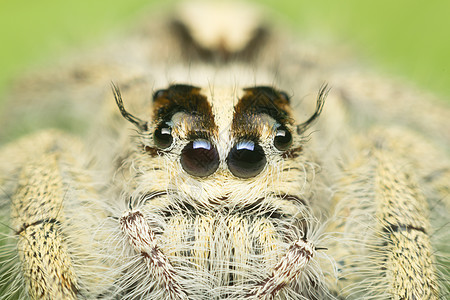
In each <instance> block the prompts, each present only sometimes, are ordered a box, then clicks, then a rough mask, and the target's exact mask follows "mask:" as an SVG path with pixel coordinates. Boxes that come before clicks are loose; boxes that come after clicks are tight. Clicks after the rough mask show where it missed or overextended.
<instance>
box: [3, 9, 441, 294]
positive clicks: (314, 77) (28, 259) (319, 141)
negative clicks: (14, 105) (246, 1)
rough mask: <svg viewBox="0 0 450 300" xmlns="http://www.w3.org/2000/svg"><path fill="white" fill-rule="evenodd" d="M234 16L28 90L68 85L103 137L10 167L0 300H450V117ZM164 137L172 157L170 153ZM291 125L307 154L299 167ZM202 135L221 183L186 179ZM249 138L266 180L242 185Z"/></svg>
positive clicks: (59, 140) (171, 24) (143, 34)
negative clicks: (280, 137)
mask: <svg viewBox="0 0 450 300" xmlns="http://www.w3.org/2000/svg"><path fill="white" fill-rule="evenodd" d="M216 5H217V6H215V5H212V6H208V5H205V4H202V5H201V6H197V4H190V5H187V7H183V8H181V10H180V11H179V12H178V13H176V14H171V15H170V17H167V19H164V20H163V21H162V22H159V23H158V22H153V19H151V20H152V22H150V23H152V24H150V25H148V26H145V29H142V30H140V31H137V32H135V33H133V34H131V35H130V37H128V38H127V39H126V42H122V41H121V42H119V43H117V44H114V45H112V46H110V48H108V49H109V51H108V53H110V55H109V56H107V55H101V56H99V57H95V56H94V58H96V59H97V58H98V59H97V60H94V61H96V62H97V63H96V64H92V63H89V62H90V61H91V60H82V61H80V62H78V63H75V64H74V67H72V68H69V71H67V74H65V75H64V76H60V75H59V74H58V76H54V77H55V79H54V81H51V82H50V83H49V82H48V78H49V76H44V77H42V78H37V79H32V80H31V84H30V81H29V80H28V81H27V80H25V81H24V82H23V85H24V86H27V88H28V89H25V90H24V91H23V92H20V93H18V95H17V99H19V100H20V99H22V100H24V99H25V100H24V103H28V102H29V101H28V100H29V99H32V98H36V99H45V100H46V101H47V98H46V97H45V96H46V95H47V94H48V91H45V90H46V87H47V88H48V89H50V87H51V86H57V88H56V90H57V91H55V95H56V96H55V95H53V96H54V97H55V99H57V100H60V99H62V100H60V101H67V102H68V103H70V106H69V107H71V108H73V110H72V113H74V112H78V111H81V110H82V108H83V107H84V106H86V105H89V107H91V109H92V110H93V111H95V118H96V119H97V120H95V121H94V123H95V124H94V125H96V126H95V128H94V129H93V130H92V131H91V134H90V137H88V138H87V140H88V142H86V143H82V142H80V140H79V139H78V138H74V137H72V136H70V135H68V134H66V133H61V132H57V131H43V132H38V133H35V134H33V135H31V136H27V137H25V138H23V139H22V140H19V141H16V142H14V143H12V144H10V145H7V146H6V147H4V148H3V149H2V150H0V151H1V152H0V153H1V161H0V170H1V171H2V175H3V174H7V175H3V176H0V185H1V187H2V189H3V190H4V191H5V195H8V196H10V197H8V196H5V197H4V199H1V202H0V204H1V205H2V208H4V209H3V211H4V212H6V214H7V216H6V214H5V220H6V221H5V222H7V223H8V224H9V225H8V226H9V227H8V230H9V232H10V233H9V234H7V237H6V238H5V239H4V240H3V241H4V243H5V244H6V245H5V246H2V247H3V248H2V249H4V251H2V252H3V253H2V255H0V263H1V264H0V269H1V270H2V273H3V274H6V275H3V276H2V277H0V280H1V283H2V284H3V286H4V287H2V288H0V291H1V292H2V293H4V295H0V298H2V299H3V298H5V299H11V298H14V297H19V298H27V297H30V298H34V299H63V298H64V299H77V298H78V299H328V298H329V299H336V298H337V299H343V298H349V299H362V298H369V299H387V298H391V299H419V298H423V299H438V298H439V297H441V298H443V297H445V294H446V293H448V290H447V289H448V286H449V285H448V280H449V274H448V271H446V269H445V266H446V265H445V264H446V263H447V266H448V262H446V261H445V254H446V253H448V252H445V245H446V241H448V236H445V232H444V231H445V228H448V224H446V223H445V219H446V218H448V208H449V204H448V199H449V197H448V195H449V189H448V180H447V179H448V178H450V171H449V170H450V163H449V159H448V155H447V154H446V152H445V150H444V151H442V150H440V148H439V147H443V148H444V149H447V150H448V147H449V145H450V142H449V141H450V139H449V136H448V132H447V133H446V132H442V131H438V130H436V128H441V129H442V128H448V127H446V126H448V120H449V119H450V117H449V116H450V113H449V110H448V108H446V107H444V106H439V105H438V104H428V103H427V102H424V101H423V99H422V98H423V97H422V96H418V95H417V94H416V93H415V92H409V90H408V89H407V88H405V87H403V90H406V91H405V92H404V93H400V94H401V95H403V97H401V96H398V95H399V93H398V92H397V89H401V88H397V86H396V85H395V84H392V83H391V82H384V81H382V80H380V79H379V78H378V77H376V76H374V75H373V74H370V73H368V72H363V71H361V70H357V69H356V70H354V71H352V72H349V71H348V69H345V68H343V69H344V71H342V69H341V67H342V62H341V57H338V58H335V57H334V56H333V57H332V56H330V55H329V51H330V50H329V49H322V48H320V47H315V48H314V47H310V46H308V45H304V44H302V43H300V44H295V43H293V42H292V41H291V40H290V38H285V37H284V36H283V34H280V32H278V31H276V30H273V31H272V29H271V28H269V27H268V26H266V25H264V24H265V23H264V22H263V21H261V20H262V19H261V18H260V16H259V14H256V13H255V12H256V10H255V9H254V8H253V7H251V6H250V8H249V7H248V6H247V5H243V6H239V5H234V6H229V5H228V4H226V3H220V2H219V3H216ZM230 7H232V8H231V9H230ZM211 8H212V10H211ZM218 12H219V13H218ZM227 12H228V13H227ZM197 14H201V15H202V16H203V18H201V17H199V16H198V15H197ZM238 16H239V17H238ZM201 20H203V21H205V22H206V21H208V20H211V21H209V22H208V25H205V23H203V22H200V21H201ZM230 20H231V21H230ZM213 21H214V22H213ZM230 22H231V23H230ZM230 24H232V25H233V26H230ZM124 45H126V47H125V48H124ZM111 53H112V54H111ZM100 57H101V58H100ZM124 58H125V60H124ZM123 61H126V62H127V63H122V62H123ZM349 65H351V64H349ZM94 66H95V68H94ZM86 70H87V71H86ZM82 71H83V72H82ZM50 74H52V73H51V72H50ZM74 74H75V75H76V76H75V75H74ZM80 74H81V75H80ZM80 76H81V77H82V78H81V79H80ZM111 80H113V81H114V84H113V92H112V93H111V91H110V81H111ZM325 80H326V81H329V82H330V83H331V85H332V87H333V89H332V92H331V93H330V94H329V95H328V99H327V105H326V109H324V111H323V113H322V114H321V112H322V108H323V104H324V100H325V98H326V96H327V92H328V89H327V87H326V86H324V85H323V82H324V81H325ZM377 80H378V81H377ZM86 82H88V83H86ZM180 85H183V86H180ZM99 86H100V87H99ZM392 86H395V87H392ZM180 87H182V88H180ZM74 91H76V93H75V92H74ZM173 91H178V92H175V93H172V92H173ZM61 94H62V95H64V97H60V95H61ZM47 96H48V97H50V96H49V95H47ZM102 97H104V98H107V101H106V104H104V105H103V104H99V103H100V101H98V99H99V98H102ZM114 98H115V100H116V101H114ZM393 98H395V101H392V99H393ZM55 99H53V100H55ZM55 102H57V101H55ZM58 103H59V102H58ZM413 104H417V105H416V108H417V109H414V105H413ZM365 105H366V106H369V107H371V108H372V109H373V110H375V111H383V112H384V113H383V114H382V115H378V114H377V113H373V112H371V111H368V109H367V108H365V107H366V106H365ZM102 106H103V109H102V113H98V112H97V111H98V110H99V107H102ZM117 106H118V107H119V109H118V107H117ZM80 107H81V109H80ZM404 109H407V112H408V115H410V116H412V118H409V119H408V118H405V119H402V124H400V125H399V124H398V122H397V121H398V119H399V118H400V117H401V116H404ZM18 111H20V109H19V110H18ZM320 114H321V116H320V117H319V115H320ZM11 115H12V116H14V110H12V111H11ZM86 115H87V118H91V119H92V118H94V117H93V115H92V114H89V113H87V114H86ZM361 115H363V116H366V115H369V116H370V117H371V119H370V121H369V122H367V121H366V120H362V119H361V117H360V116H361ZM417 116H422V118H420V120H417ZM77 117H78V116H77ZM5 120H6V119H5ZM317 120H318V122H317V123H316V124H313V123H314V122H313V121H317ZM161 122H169V123H170V124H171V130H172V137H173V142H172V143H171V145H170V146H169V147H167V148H161V147H158V145H157V143H155V139H154V132H155V130H156V129H157V128H158V126H159V125H160V124H161ZM394 124H395V127H394ZM279 125H283V126H285V127H286V128H287V129H288V130H289V131H290V133H291V134H292V138H293V140H292V144H291V145H290V146H289V148H288V149H286V150H283V151H280V150H278V149H277V148H276V147H274V138H275V135H276V130H277V128H278V127H279ZM372 125H376V126H375V129H368V127H369V126H372ZM311 126H314V127H311ZM377 126H378V127H377ZM407 126H409V127H411V128H413V129H414V130H415V131H417V132H418V133H417V132H412V131H413V130H411V129H410V128H408V127H407ZM312 128H313V129H312ZM423 133H426V134H427V138H424V135H422V134H423ZM0 137H1V136H0ZM198 138H201V139H207V140H209V141H210V142H211V144H212V145H214V146H215V147H216V149H217V152H218V155H219V166H218V167H217V170H215V171H214V172H213V173H212V174H210V175H209V176H206V177H198V176H193V175H190V174H189V173H187V172H186V171H185V170H184V169H183V167H182V165H181V163H180V155H181V153H182V151H183V148H184V147H185V146H186V145H187V144H188V143H189V142H190V141H192V140H195V139H198ZM246 139H251V140H252V141H254V142H256V143H258V144H259V145H261V147H262V148H263V150H264V155H265V159H266V163H265V165H264V168H263V169H262V170H261V172H260V173H258V174H256V175H255V176H252V177H250V178H245V179H243V178H238V177H236V176H234V175H233V174H232V173H231V172H230V170H229V168H228V164H227V156H228V154H229V152H230V150H231V149H232V147H233V146H234V145H235V144H236V143H237V142H239V141H240V140H246ZM426 139H428V140H429V141H426ZM436 174H437V175H436ZM392 200H394V201H392ZM393 203H394V204H395V205H393ZM429 207H430V208H429ZM436 212H438V213H440V214H436ZM439 228H443V229H440V230H439ZM433 230H434V231H433ZM441 232H444V234H442V233H441ZM47 245H50V246H47ZM442 245H444V247H440V246H442ZM443 248H444V249H443ZM48 249H50V250H48ZM405 249H406V250H405ZM8 251H10V252H8ZM16 253H19V254H16ZM392 253H394V254H392ZM49 262H50V263H49ZM439 264H444V267H443V268H442V267H441V268H439ZM401 270H406V271H405V272H406V274H407V276H404V274H403V273H402V272H401Z"/></svg>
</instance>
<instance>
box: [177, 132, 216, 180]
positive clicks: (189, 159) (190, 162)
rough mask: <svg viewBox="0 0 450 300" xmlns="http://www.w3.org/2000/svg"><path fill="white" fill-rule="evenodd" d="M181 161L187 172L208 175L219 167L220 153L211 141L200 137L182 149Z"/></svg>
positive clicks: (201, 175)
mask: <svg viewBox="0 0 450 300" xmlns="http://www.w3.org/2000/svg"><path fill="white" fill-rule="evenodd" d="M180 163H181V166H182V167H183V169H184V170H185V171H186V173H188V174H190V175H192V176H197V177H206V176H209V175H211V174H213V173H214V172H215V171H216V170H217V168H218V167H219V153H218V152H217V149H216V147H215V146H214V145H213V144H211V142H210V141H208V140H204V139H198V140H195V141H191V142H189V143H188V144H187V145H186V146H185V147H184V149H183V150H182V151H181V157H180Z"/></svg>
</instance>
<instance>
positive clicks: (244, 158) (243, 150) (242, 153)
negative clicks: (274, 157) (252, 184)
mask: <svg viewBox="0 0 450 300" xmlns="http://www.w3.org/2000/svg"><path fill="white" fill-rule="evenodd" d="M227 163H228V169H229V170H230V172H231V173H232V174H233V175H234V176H236V177H240V178H250V177H254V176H256V175H258V174H259V173H260V172H261V171H262V170H263V169H264V166H265V165H266V155H265V153H264V150H263V148H262V147H261V146H260V145H259V144H257V143H255V142H253V141H241V142H239V143H237V144H236V145H234V147H233V148H231V151H230V153H229V154H228V158H227Z"/></svg>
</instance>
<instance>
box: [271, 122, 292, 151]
mask: <svg viewBox="0 0 450 300" xmlns="http://www.w3.org/2000/svg"><path fill="white" fill-rule="evenodd" d="M273 144H274V146H275V148H277V149H278V150H280V151H284V150H287V149H288V148H289V147H290V146H291V144H292V135H291V133H290V132H289V130H287V128H286V127H284V126H283V125H281V126H280V127H278V128H277V132H276V133H275V138H274V139H273Z"/></svg>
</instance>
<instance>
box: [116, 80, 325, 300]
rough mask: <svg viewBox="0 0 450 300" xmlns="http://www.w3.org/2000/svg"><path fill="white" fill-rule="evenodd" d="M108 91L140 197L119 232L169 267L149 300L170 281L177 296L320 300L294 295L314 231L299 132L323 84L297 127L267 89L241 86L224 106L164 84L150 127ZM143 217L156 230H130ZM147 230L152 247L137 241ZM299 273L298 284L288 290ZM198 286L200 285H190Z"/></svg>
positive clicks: (283, 99) (279, 97) (285, 105)
mask: <svg viewBox="0 0 450 300" xmlns="http://www.w3.org/2000/svg"><path fill="white" fill-rule="evenodd" d="M114 91H115V95H116V102H117V103H118V105H119V108H120V111H121V112H122V114H123V115H124V117H125V118H126V119H127V120H128V121H130V122H131V123H133V124H135V125H136V126H137V127H138V129H139V130H141V131H140V137H139V139H140V142H138V143H137V144H138V145H139V146H138V147H137V148H136V149H135V153H134V155H133V156H132V160H129V162H130V163H131V162H132V163H133V164H134V168H135V169H136V170H137V172H136V174H135V175H133V176H131V178H132V180H133V182H134V183H133V184H130V186H133V195H134V197H139V200H135V201H134V202H133V203H134V204H133V205H132V207H131V210H130V212H129V213H125V215H124V216H123V217H122V218H121V224H122V226H121V228H122V231H123V233H124V234H125V235H126V236H127V237H128V240H129V242H130V244H131V245H132V247H133V249H134V250H135V251H136V252H137V253H138V254H139V253H141V255H142V256H143V257H144V258H145V260H148V261H150V262H154V261H156V260H159V259H161V258H160V257H164V259H163V261H164V263H163V264H162V266H160V268H161V269H164V270H166V269H167V270H170V272H169V273H164V272H162V270H161V271H160V272H162V274H163V275H162V278H160V279H158V282H160V285H161V286H157V287H155V290H152V291H148V292H147V293H148V295H149V296H150V295H153V294H154V293H157V292H158V290H159V289H168V290H172V288H167V287H164V285H165V284H168V285H170V286H173V291H172V294H173V295H174V297H179V298H182V297H183V296H182V295H184V294H185V293H187V294H189V293H191V294H192V293H194V295H191V296H192V297H194V298H196V297H202V295H207V294H210V295H211V296H213V295H221V297H228V296H229V297H232V296H234V297H238V296H239V295H240V296H241V297H244V296H245V297H254V296H256V295H257V296H258V297H274V296H275V295H278V293H279V292H280V291H281V294H284V295H286V296H287V295H290V296H294V295H297V294H299V295H300V294H304V295H307V294H310V295H315V297H317V295H318V291H317V290H316V291H314V290H311V291H310V292H308V293H307V292H306V291H305V290H304V287H301V284H304V282H317V281H318V279H317V278H315V277H317V276H319V274H320V272H319V273H318V274H314V275H312V274H313V272H311V271H310V270H309V268H311V267H310V266H311V264H310V263H309V260H310V259H312V258H313V256H314V254H315V252H316V247H315V245H314V244H312V243H311V241H309V237H308V236H307V234H306V233H307V231H308V226H311V224H314V220H313V218H314V217H313V215H312V213H311V209H312V206H313V205H314V204H312V202H314V201H317V200H314V199H313V196H312V195H313V192H316V193H317V189H315V188H313V187H312V184H313V183H312V177H311V176H310V174H311V173H313V170H310V171H307V169H308V168H313V167H311V166H308V165H309V164H312V163H313V161H312V160H311V159H312V157H311V155H310V154H308V151H309V150H308V148H307V147H305V137H304V136H303V133H304V131H305V130H306V128H307V127H308V126H309V125H310V124H311V123H312V121H314V119H315V118H316V117H317V116H318V115H319V114H320V111H321V109H322V106H323V102H324V98H325V95H326V87H323V88H322V89H321V91H320V93H319V96H318V99H317V107H316V112H315V113H314V115H313V117H311V118H310V119H309V120H307V121H306V122H305V123H302V124H298V123H296V122H295V121H294V119H293V117H292V113H291V108H290V106H289V98H288V97H287V95H286V93H284V92H280V91H277V90H276V89H274V88H272V87H267V86H256V87H252V88H245V89H243V91H242V95H241V96H240V97H238V98H237V99H233V98H231V97H228V98H227V97H221V95H220V91H218V90H215V93H214V95H212V94H208V93H207V91H205V90H202V89H200V88H197V87H193V86H190V85H179V84H178V85H171V86H170V87H168V88H167V89H165V90H160V91H157V92H156V93H154V97H153V121H152V122H149V125H145V126H143V125H142V124H143V123H144V122H143V121H142V120H140V119H138V118H136V117H134V116H132V115H131V114H130V113H128V112H126V111H125V109H124V107H123V103H122V99H121V96H120V93H119V92H118V89H117V88H116V87H115V88H114ZM222 92H223V93H225V92H226V90H224V91H222ZM230 95H232V93H231V94H230ZM218 101H226V105H227V106H228V107H229V110H222V111H221V112H220V113H221V116H220V117H218V118H217V120H216V115H214V113H213V111H214V109H213V108H214V106H216V105H217V106H223V105H224V104H222V103H217V102H218ZM233 104H234V106H233ZM136 120H138V121H136ZM224 120H231V122H230V123H227V122H224ZM147 128H148V129H147ZM125 165H126V164H125ZM155 167H158V168H159V169H162V171H161V173H159V175H158V176H159V177H160V178H159V179H156V178H151V177H150V174H155V173H154V172H153V173H150V172H148V171H149V170H152V169H154V168H155ZM126 168H128V167H126ZM145 170H148V171H145ZM162 177H164V178H162ZM160 180H164V182H165V185H161V184H160V183H161V181H160ZM302 183H303V185H304V186H303V187H302V186H301V184H302ZM136 191H142V193H141V194H137V193H136ZM145 220H148V221H149V223H150V224H157V225H156V228H152V226H148V227H145V229H143V228H142V227H141V226H140V225H138V224H140V223H142V222H145ZM156 231H157V232H158V234H155V233H154V232H156ZM130 232H133V233H134V234H131V233H130ZM148 232H151V234H152V236H151V237H149V238H148V239H150V240H151V242H150V241H147V244H145V243H143V242H142V241H141V240H142V239H144V238H143V237H142V236H141V235H145V234H147V233H148ZM143 248H145V250H143ZM156 249H158V251H160V252H154V251H156ZM159 249H161V250H159ZM152 253H153V254H152ZM275 262H278V265H275V266H274V263H275ZM179 268H191V269H192V270H191V272H188V273H189V274H186V272H182V271H180V270H178V269H179ZM291 269H292V270H291ZM154 272H158V271H156V270H155V271H154ZM300 272H303V273H304V274H305V275H303V278H302V280H300V281H297V282H295V283H293V282H294V281H295V280H296V279H298V276H299V273H300ZM180 274H184V275H180ZM306 274H308V275H306ZM180 276H181V277H180ZM183 276H184V277H187V278H183ZM196 278H197V279H199V278H202V279H204V280H206V279H207V278H208V280H209V282H208V283H207V282H202V281H199V282H198V283H197V284H195V285H194V283H193V282H194V281H195V279H196ZM128 280H130V281H131V280H132V279H128ZM193 285H194V287H193ZM183 286H184V287H185V288H183ZM187 286H189V288H187ZM285 286H290V287H289V288H286V289H283V287H285ZM188 290H192V291H190V292H188ZM212 291H214V292H212Z"/></svg>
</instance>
